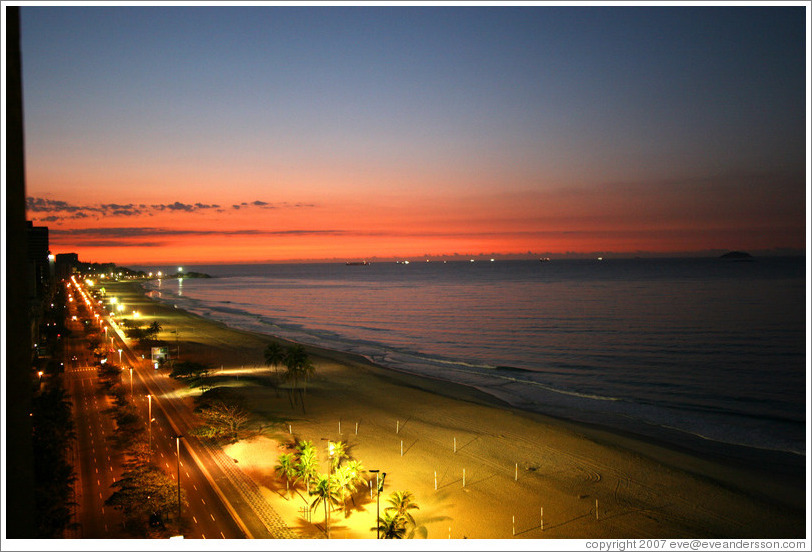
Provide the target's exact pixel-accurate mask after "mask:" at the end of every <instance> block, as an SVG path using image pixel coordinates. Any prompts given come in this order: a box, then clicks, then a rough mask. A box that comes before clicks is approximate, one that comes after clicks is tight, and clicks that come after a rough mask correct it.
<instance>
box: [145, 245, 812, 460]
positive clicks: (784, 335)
mask: <svg viewBox="0 0 812 552" xmlns="http://www.w3.org/2000/svg"><path fill="white" fill-rule="evenodd" d="M141 268H143V269H147V270H164V271H170V272H174V271H175V270H176V268H177V267H157V266H153V267H141ZM186 270H187V271H189V270H197V271H202V272H206V273H208V274H211V275H212V276H216V278H212V279H186V280H184V281H183V282H182V284H179V282H178V280H176V279H174V280H164V281H162V282H161V283H160V285H158V284H157V283H152V284H150V286H151V287H152V289H154V290H156V291H160V298H161V300H164V301H167V302H169V303H173V304H175V305H177V306H178V307H179V308H183V309H186V310H189V311H192V312H195V313H197V314H201V315H204V316H206V317H209V318H213V319H217V320H220V321H222V322H225V323H227V324H228V325H231V326H234V327H237V328H242V329H249V330H253V331H259V332H263V333H267V334H272V335H278V336H280V337H284V338H289V339H292V340H295V341H298V342H302V343H308V344H313V345H319V346H324V347H330V348H335V349H340V350H344V351H349V352H354V353H358V354H361V355H364V356H366V357H368V358H370V359H371V360H373V361H375V362H376V363H379V364H381V365H383V366H385V367H389V368H392V369H397V370H403V371H408V372H412V373H416V374H422V375H426V376H430V377H433V378H439V379H446V380H451V381H455V382H459V383H463V384H466V385H470V386H473V387H476V388H478V389H481V390H482V391H485V392H487V393H490V394H492V395H494V396H496V397H499V398H500V399H503V400H504V401H506V402H508V403H510V404H512V405H515V406H516V407H519V408H523V409H528V410H533V411H537V412H541V413H546V414H551V415H555V416H559V417H564V418H569V419H574V420H578V421H586V422H591V423H598V424H603V425H607V426H610V427H616V428H620V429H624V430H630V431H634V432H637V433H642V434H648V435H655V436H659V437H663V438H668V437H667V436H668V435H674V434H675V433H677V434H680V435H683V436H687V435H691V436H695V437H699V438H701V439H702V440H706V441H718V442H723V443H730V444H740V445H745V446H748V447H755V448H763V449H771V450H779V451H786V452H790V453H794V454H805V446H806V445H805V416H806V414H805V412H806V408H805V398H806V397H805V394H806V371H807V368H806V357H805V349H806V337H805V336H806V329H805V324H806V314H805V293H806V278H805V260H804V259H803V258H762V259H759V260H757V261H755V262H730V261H723V260H719V259H634V260H632V259H629V260H604V261H597V260H560V261H559V260H553V261H551V262H545V263H541V262H538V261H498V262H475V263H469V262H448V263H442V262H432V263H425V262H412V263H410V264H408V265H406V264H396V263H373V264H371V265H369V266H345V265H344V264H340V263H335V264H292V265H278V264H272V265H213V266H195V267H192V266H189V267H186ZM156 295H158V294H156Z"/></svg>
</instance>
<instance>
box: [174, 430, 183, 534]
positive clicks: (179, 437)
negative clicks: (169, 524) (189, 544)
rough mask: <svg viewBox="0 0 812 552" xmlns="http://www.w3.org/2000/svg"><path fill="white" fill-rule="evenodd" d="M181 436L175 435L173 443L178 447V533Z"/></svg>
mask: <svg viewBox="0 0 812 552" xmlns="http://www.w3.org/2000/svg"><path fill="white" fill-rule="evenodd" d="M182 438H183V435H176V436H175V442H176V443H177V446H178V531H180V440H181V439H182Z"/></svg>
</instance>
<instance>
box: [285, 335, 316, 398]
mask: <svg viewBox="0 0 812 552" xmlns="http://www.w3.org/2000/svg"><path fill="white" fill-rule="evenodd" d="M285 368H286V369H287V372H286V373H285V379H286V380H288V381H290V382H291V383H292V384H293V388H292V390H291V393H295V392H296V391H299V397H300V400H301V402H302V412H304V398H303V392H304V390H303V389H302V390H300V389H298V387H299V382H300V381H302V382H304V384H305V388H306V387H307V380H309V379H310V377H311V376H312V375H313V373H314V372H315V371H316V368H315V367H314V366H313V363H312V362H310V356H309V355H308V354H307V350H306V349H305V348H304V347H303V346H302V345H291V346H290V347H288V351H287V353H286V354H285Z"/></svg>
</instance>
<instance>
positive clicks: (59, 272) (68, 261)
mask: <svg viewBox="0 0 812 552" xmlns="http://www.w3.org/2000/svg"><path fill="white" fill-rule="evenodd" d="M54 266H55V269H56V273H55V275H56V280H57V281H59V280H67V279H68V278H70V276H71V274H73V273H74V271H75V270H76V269H77V268H78V267H79V254H78V253H58V254H57V255H56V259H55V261H54Z"/></svg>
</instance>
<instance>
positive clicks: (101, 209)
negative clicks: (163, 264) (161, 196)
mask: <svg viewBox="0 0 812 552" xmlns="http://www.w3.org/2000/svg"><path fill="white" fill-rule="evenodd" d="M315 206H316V205H315V204H313V203H288V202H280V203H269V202H267V201H262V200H259V199H257V200H254V201H252V202H248V201H243V202H241V203H235V204H233V205H232V206H231V207H232V209H234V210H238V209H247V208H252V207H257V208H260V209H285V208H287V209H293V208H296V209H300V208H312V207H315ZM26 210H27V211H28V212H29V213H47V215H46V216H43V217H32V218H36V220H39V221H43V222H58V221H60V220H71V219H86V218H90V217H95V218H102V217H138V216H143V215H147V216H151V215H153V214H155V213H160V212H164V211H169V212H183V213H195V212H201V211H210V210H214V211H216V212H218V213H223V212H225V209H223V207H222V206H221V205H219V204H217V203H211V204H209V203H200V202H197V203H184V202H182V201H175V202H173V203H157V204H152V205H146V204H144V203H141V204H134V203H127V204H119V203H100V204H96V205H77V204H73V203H69V202H67V201H62V200H55V199H47V198H41V197H27V198H26Z"/></svg>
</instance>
